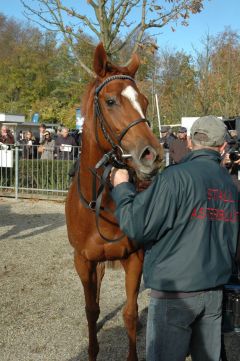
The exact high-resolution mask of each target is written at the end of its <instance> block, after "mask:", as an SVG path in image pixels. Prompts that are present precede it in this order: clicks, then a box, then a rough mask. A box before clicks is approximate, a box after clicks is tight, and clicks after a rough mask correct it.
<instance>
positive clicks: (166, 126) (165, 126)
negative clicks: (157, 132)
mask: <svg viewBox="0 0 240 361" xmlns="http://www.w3.org/2000/svg"><path fill="white" fill-rule="evenodd" d="M169 129H170V127H169V126H168V125H163V126H162V127H161V133H166V132H168V131H169Z"/></svg>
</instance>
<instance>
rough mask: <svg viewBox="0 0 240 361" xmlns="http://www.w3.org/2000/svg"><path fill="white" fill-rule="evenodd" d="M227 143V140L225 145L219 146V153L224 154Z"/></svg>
mask: <svg viewBox="0 0 240 361" xmlns="http://www.w3.org/2000/svg"><path fill="white" fill-rule="evenodd" d="M226 145H227V142H224V143H223V145H221V146H220V147H219V153H220V154H223V152H224V149H225V148H226Z"/></svg>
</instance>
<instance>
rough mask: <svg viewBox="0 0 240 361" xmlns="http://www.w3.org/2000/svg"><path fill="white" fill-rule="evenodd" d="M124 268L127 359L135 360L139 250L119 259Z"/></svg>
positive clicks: (141, 260)
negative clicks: (123, 258)
mask: <svg viewBox="0 0 240 361" xmlns="http://www.w3.org/2000/svg"><path fill="white" fill-rule="evenodd" d="M121 263H122V265H123V267H124V270H125V274H126V276H125V284H126V285H125V286H126V296H127V302H126V305H125V307H124V309H123V319H124V323H125V327H126V329H127V333H128V339H129V351H128V358H127V361H137V360H138V357H137V348H136V336H137V322H138V304H137V298H138V292H139V286H140V282H141V276H142V266H143V257H142V254H141V253H140V251H139V252H136V253H132V254H131V255H130V256H129V257H128V258H127V259H125V260H121Z"/></svg>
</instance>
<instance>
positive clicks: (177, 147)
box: [169, 127, 190, 164]
mask: <svg viewBox="0 0 240 361" xmlns="http://www.w3.org/2000/svg"><path fill="white" fill-rule="evenodd" d="M189 152H190V149H189V141H188V139H187V128H185V127H180V128H179V130H178V133H177V139H174V140H173V142H172V143H171V144H170V148H169V153H170V163H174V164H177V163H179V162H180V161H181V160H182V158H183V157H185V155H186V154H188V153H189Z"/></svg>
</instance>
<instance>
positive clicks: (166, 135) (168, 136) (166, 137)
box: [160, 125, 176, 149]
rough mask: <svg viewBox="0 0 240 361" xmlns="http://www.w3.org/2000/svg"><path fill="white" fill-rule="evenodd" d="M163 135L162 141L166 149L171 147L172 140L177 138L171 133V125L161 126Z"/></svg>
mask: <svg viewBox="0 0 240 361" xmlns="http://www.w3.org/2000/svg"><path fill="white" fill-rule="evenodd" d="M161 135H162V136H161V138H160V143H161V144H162V146H163V148H164V149H169V148H170V146H171V144H172V142H173V141H174V140H175V139H176V137H175V136H174V135H173V134H172V133H171V127H170V126H169V125H163V126H162V128H161Z"/></svg>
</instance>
